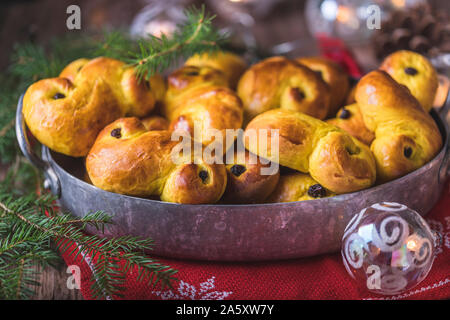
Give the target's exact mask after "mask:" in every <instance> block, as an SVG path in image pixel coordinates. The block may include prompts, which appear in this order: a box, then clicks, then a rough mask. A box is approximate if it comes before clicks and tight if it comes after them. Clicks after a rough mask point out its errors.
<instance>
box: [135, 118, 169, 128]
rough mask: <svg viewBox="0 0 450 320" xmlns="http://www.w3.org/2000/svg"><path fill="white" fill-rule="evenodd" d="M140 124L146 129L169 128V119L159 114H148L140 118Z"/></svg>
mask: <svg viewBox="0 0 450 320" xmlns="http://www.w3.org/2000/svg"><path fill="white" fill-rule="evenodd" d="M141 122H142V124H143V125H144V127H145V129H147V130H148V131H153V130H169V121H167V119H166V118H163V117H160V116H150V117H146V118H144V119H141Z"/></svg>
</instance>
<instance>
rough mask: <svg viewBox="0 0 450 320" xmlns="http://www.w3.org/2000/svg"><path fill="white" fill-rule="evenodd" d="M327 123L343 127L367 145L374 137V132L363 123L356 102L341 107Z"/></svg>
mask: <svg viewBox="0 0 450 320" xmlns="http://www.w3.org/2000/svg"><path fill="white" fill-rule="evenodd" d="M327 123H329V124H332V125H335V126H337V127H339V128H341V129H344V130H345V131H346V132H348V133H350V134H351V135H352V136H354V137H355V138H356V139H358V140H359V141H361V142H364V144H366V145H368V146H370V144H371V143H372V141H373V140H374V139H375V134H374V133H373V132H372V131H370V130H369V129H367V127H366V126H365V125H364V121H363V118H362V113H361V110H360V108H359V107H358V105H357V104H356V103H354V104H351V105H349V106H345V107H343V108H342V109H341V110H339V112H338V113H337V116H336V118H333V119H328V120H327Z"/></svg>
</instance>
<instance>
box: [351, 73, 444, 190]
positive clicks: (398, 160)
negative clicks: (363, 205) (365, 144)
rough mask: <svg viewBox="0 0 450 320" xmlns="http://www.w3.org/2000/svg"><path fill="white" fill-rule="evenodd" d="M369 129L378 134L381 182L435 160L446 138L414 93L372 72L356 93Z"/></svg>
mask: <svg viewBox="0 0 450 320" xmlns="http://www.w3.org/2000/svg"><path fill="white" fill-rule="evenodd" d="M355 98H356V101H357V103H358V105H359V107H360V110H361V114H362V117H363V120H364V124H365V126H366V127H367V128H368V129H369V130H370V131H372V132H374V134H375V140H374V141H373V142H372V144H371V146H370V148H371V150H372V152H373V154H374V156H375V159H376V163H377V175H378V179H379V180H380V182H384V181H389V180H392V179H395V178H398V177H401V176H403V175H405V174H407V173H409V172H411V171H413V170H415V169H417V168H419V167H421V166H422V165H424V164H425V163H427V162H428V161H429V160H431V159H432V158H433V157H434V156H435V155H436V154H437V152H438V151H439V150H440V148H441V146H442V137H441V135H440V133H439V129H438V128H437V126H436V123H435V122H434V120H433V119H432V118H431V116H430V115H429V114H428V113H427V112H426V111H425V110H424V109H423V108H422V107H421V106H420V104H419V102H418V101H417V100H416V99H415V98H414V97H413V96H412V94H411V92H410V91H409V90H408V89H407V88H406V87H405V86H403V85H401V84H399V83H398V82H396V81H395V80H394V79H392V78H391V76H389V74H387V73H386V72H384V71H380V70H377V71H372V72H370V73H369V74H367V75H366V76H364V77H363V78H362V79H361V80H360V81H359V83H358V85H357V88H356V93H355Z"/></svg>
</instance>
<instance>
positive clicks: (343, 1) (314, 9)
mask: <svg viewBox="0 0 450 320" xmlns="http://www.w3.org/2000/svg"><path fill="white" fill-rule="evenodd" d="M72 4H76V5H78V6H79V7H80V8H81V30H68V29H67V27H66V19H67V17H68V16H69V15H68V14H67V13H66V9H67V7H68V6H69V5H72ZM193 4H194V5H197V6H199V5H201V4H205V5H206V7H207V9H208V10H209V11H211V12H213V13H214V14H216V15H217V18H216V20H215V23H216V24H217V26H219V27H220V28H221V29H222V30H223V31H227V32H231V34H232V35H233V36H232V46H233V48H234V49H235V50H236V51H241V52H246V53H247V54H248V55H249V58H250V59H257V58H261V57H264V56H268V55H276V54H283V55H288V56H299V55H313V54H318V53H324V51H325V52H326V53H327V54H328V55H333V54H335V53H333V50H336V48H340V49H339V50H340V51H339V52H338V54H342V49H343V48H345V50H347V49H348V51H349V54H351V55H352V56H354V57H355V58H356V61H357V62H358V64H359V65H360V66H362V68H363V70H364V69H367V70H369V69H371V68H374V67H375V66H376V65H377V64H378V61H379V60H380V59H381V58H382V57H383V56H385V55H387V54H388V53H390V52H392V51H394V50H396V49H412V50H415V51H418V52H421V53H423V54H426V55H428V56H429V57H435V58H436V59H440V60H442V61H443V62H442V61H441V63H448V55H447V56H443V53H448V52H450V48H449V47H450V37H449V30H450V29H449V19H448V13H449V12H450V1H446V0H440V1H437V0H428V1H426V0H371V1H369V0H207V1H198V0H134V1H133V0H129V1H123V0H122V1H121V0H79V1H74V0H19V1H18V0H16V1H2V2H1V3H0V30H1V32H0V44H1V48H2V50H0V68H2V69H4V68H6V67H7V66H8V63H9V56H10V54H11V51H12V50H13V46H14V44H15V43H17V42H23V41H32V42H37V43H40V44H44V45H45V44H46V43H47V42H48V41H50V40H51V39H52V38H53V37H55V36H61V35H64V34H67V33H77V32H78V33H79V32H81V33H83V32H91V33H92V32H94V33H95V32H100V31H102V30H104V29H113V28H122V29H124V30H127V31H128V32H130V33H131V34H133V35H135V36H139V35H143V34H145V33H147V32H150V33H153V34H156V35H157V34H159V33H160V32H165V33H170V31H171V30H172V29H173V27H174V26H175V24H176V23H178V22H180V21H181V19H182V18H183V15H182V10H183V8H185V7H186V6H189V5H193ZM374 4H375V5H377V8H379V9H380V18H381V29H379V30H376V29H375V30H371V29H369V28H368V27H367V21H368V19H372V18H373V17H374V15H373V14H376V13H375V12H374V11H371V10H373V7H370V6H371V5H374ZM371 14H372V15H371ZM370 21H372V20H370ZM372 22H373V21H372ZM375 22H376V21H375ZM338 59H339V57H338ZM344 59H345V57H344Z"/></svg>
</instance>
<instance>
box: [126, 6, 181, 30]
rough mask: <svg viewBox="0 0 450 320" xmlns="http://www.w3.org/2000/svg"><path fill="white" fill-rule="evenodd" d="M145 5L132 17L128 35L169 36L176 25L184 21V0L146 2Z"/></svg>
mask: <svg viewBox="0 0 450 320" xmlns="http://www.w3.org/2000/svg"><path fill="white" fill-rule="evenodd" d="M146 2H147V5H146V6H145V7H144V8H142V10H141V11H139V12H138V14H137V15H136V16H135V17H134V19H133V21H132V23H131V26H130V34H131V35H132V36H133V37H137V38H139V37H146V36H147V35H149V34H150V35H153V36H156V37H159V36H161V34H162V33H164V34H165V35H167V36H169V35H170V34H171V33H172V32H173V31H175V29H176V27H177V24H178V23H181V22H183V21H184V20H185V16H184V5H185V4H186V2H187V1H185V0H165V1H156V0H148V1H146Z"/></svg>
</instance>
